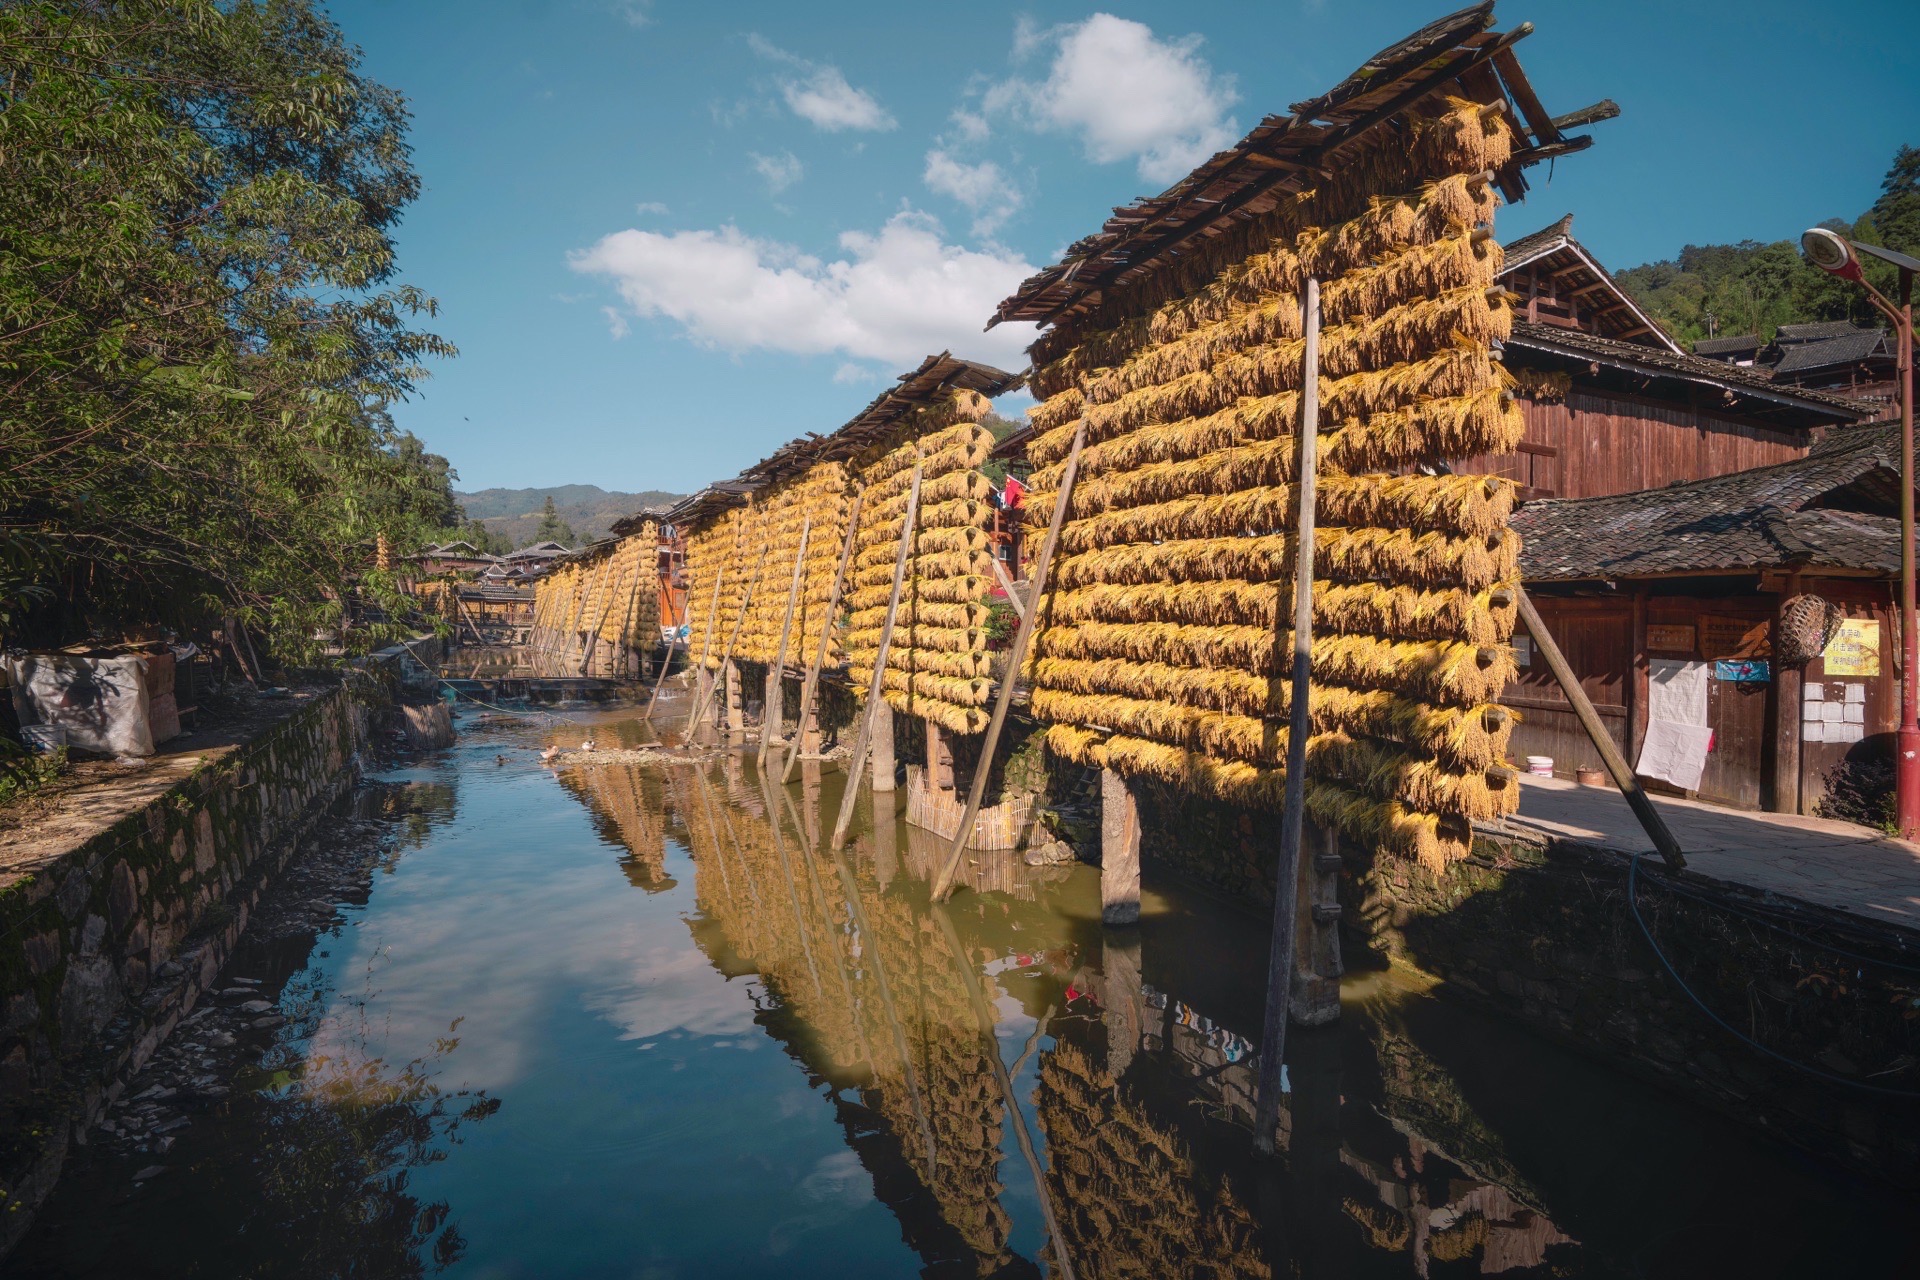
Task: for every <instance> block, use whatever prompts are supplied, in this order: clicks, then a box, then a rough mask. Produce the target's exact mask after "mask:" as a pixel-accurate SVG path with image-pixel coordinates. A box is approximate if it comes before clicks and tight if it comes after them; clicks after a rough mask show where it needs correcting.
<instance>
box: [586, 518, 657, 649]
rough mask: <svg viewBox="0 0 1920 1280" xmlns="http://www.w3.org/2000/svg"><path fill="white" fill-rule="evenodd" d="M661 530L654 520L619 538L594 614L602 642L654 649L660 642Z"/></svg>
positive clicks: (633, 647) (632, 647)
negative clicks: (639, 529)
mask: <svg viewBox="0 0 1920 1280" xmlns="http://www.w3.org/2000/svg"><path fill="white" fill-rule="evenodd" d="M659 547H660V542H659V531H658V530H657V529H656V528H655V526H653V525H652V524H647V525H643V526H642V527H641V531H640V532H639V533H635V534H630V535H628V536H627V537H624V538H622V539H620V541H619V542H618V543H617V544H616V545H615V546H614V549H613V552H612V557H613V566H612V570H611V575H610V577H609V578H608V580H607V585H606V588H605V589H604V591H603V592H602V593H601V600H600V602H599V605H598V607H597V610H596V613H595V615H594V616H595V617H596V618H597V619H598V626H599V634H600V643H601V644H603V645H624V646H626V647H627V648H629V649H638V650H641V651H643V652H651V651H652V649H653V648H654V646H655V645H657V644H658V643H659V642H660V590H659V560H660V551H659Z"/></svg>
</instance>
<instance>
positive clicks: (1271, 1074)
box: [1253, 276, 1320, 1155]
mask: <svg viewBox="0 0 1920 1280" xmlns="http://www.w3.org/2000/svg"><path fill="white" fill-rule="evenodd" d="M1303 292H1304V296H1303V297H1302V299H1301V330H1302V332H1303V333H1304V335H1305V337H1306V344H1305V350H1304V352H1303V353H1302V359H1303V364H1304V368H1303V369H1302V372H1301V376H1300V388H1301V390H1300V461H1299V466H1298V468H1297V470H1296V471H1295V473H1294V474H1295V477H1296V479H1295V482H1294V483H1295V486H1296V488H1297V489H1298V498H1299V502H1300V509H1299V513H1298V516H1297V520H1296V525H1295V529H1296V532H1295V534H1294V539H1295V541H1294V561H1293V683H1292V688H1291V698H1292V701H1291V703H1290V706H1289V710H1290V712H1291V715H1290V718H1289V720H1288V722H1287V777H1286V787H1287V791H1286V811H1285V812H1284V813H1282V814H1281V815H1280V821H1281V827H1280V865H1279V867H1278V868H1276V869H1275V871H1274V877H1273V942H1272V946H1271V947H1270V949H1269V951H1268V953H1267V1012H1266V1021H1265V1023H1264V1024H1263V1025H1262V1027H1261V1029H1260V1082H1259V1099H1258V1104H1257V1106H1256V1109H1255V1114H1254V1120H1253V1149H1254V1150H1255V1151H1257V1152H1259V1153H1260V1154H1262V1155H1272V1154H1273V1133H1274V1129H1275V1127H1276V1126H1277V1125H1278V1124H1279V1121H1280V1073H1281V1064H1282V1061H1283V1059H1284V1058H1285V1055H1286V1049H1287V1017H1288V1012H1289V1007H1290V1005H1291V1003H1292V987H1293V969H1294V955H1293V951H1294V943H1293V928H1294V904H1295V902H1296V901H1298V897H1299V883H1300V872H1299V867H1300V840H1301V836H1302V834H1303V833H1304V830H1305V827H1306V799H1307V735H1308V734H1309V733H1311V732H1312V731H1313V721H1312V718H1311V717H1310V716H1309V714H1308V705H1307V701H1308V688H1309V677H1310V676H1311V674H1312V671H1313V532H1314V510H1315V488H1316V486H1315V478H1316V473H1317V469H1318V462H1317V461H1316V458H1315V453H1316V445H1317V444H1318V442H1319V437H1318V432H1319V430H1320V282H1319V281H1318V280H1316V279H1314V278H1313V277H1312V276H1308V277H1307V281H1306V288H1305V289H1304V291H1303Z"/></svg>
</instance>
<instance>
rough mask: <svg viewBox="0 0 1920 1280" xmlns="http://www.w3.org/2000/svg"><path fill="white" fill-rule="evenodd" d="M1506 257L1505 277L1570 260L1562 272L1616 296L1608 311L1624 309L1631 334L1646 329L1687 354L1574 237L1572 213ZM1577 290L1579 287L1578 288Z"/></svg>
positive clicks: (1521, 240) (1513, 245) (1658, 340)
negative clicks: (1583, 276) (1590, 281)
mask: <svg viewBox="0 0 1920 1280" xmlns="http://www.w3.org/2000/svg"><path fill="white" fill-rule="evenodd" d="M1504 256H1505V258H1506V262H1505V264H1504V265H1503V266H1502V267H1501V268H1500V274H1501V275H1502V276H1510V275H1513V274H1515V273H1516V272H1518V271H1520V270H1521V269H1522V268H1523V267H1529V266H1532V265H1534V264H1536V263H1541V262H1546V261H1548V260H1550V259H1553V258H1556V257H1557V258H1561V259H1571V262H1570V263H1563V266H1562V271H1563V272H1565V273H1567V274H1571V275H1574V276H1575V277H1577V276H1578V274H1579V272H1581V271H1585V272H1586V273H1588V274H1589V275H1591V276H1592V277H1593V279H1594V287H1596V288H1599V287H1604V288H1605V289H1606V290H1607V292H1608V293H1609V294H1610V295H1611V296H1612V297H1613V299H1614V306H1613V308H1609V309H1610V310H1611V309H1618V308H1625V309H1626V310H1627V311H1628V312H1629V313H1630V314H1631V315H1632V316H1633V318H1634V320H1635V321H1637V322H1638V323H1637V324H1636V325H1634V326H1632V327H1631V328H1630V330H1629V331H1630V332H1633V333H1638V332H1639V331H1640V330H1645V331H1646V333H1647V335H1648V336H1649V337H1650V338H1652V339H1653V340H1654V342H1656V343H1658V344H1659V345H1660V346H1663V347H1665V348H1666V349H1667V350H1669V351H1671V352H1673V353H1674V354H1675V355H1685V354H1686V348H1684V347H1682V346H1681V345H1680V344H1679V343H1678V342H1675V341H1674V339H1673V335H1672V334H1670V333H1668V332H1667V330H1666V327H1665V326H1664V325H1662V324H1661V323H1660V322H1659V321H1658V320H1655V319H1654V318H1653V317H1652V316H1650V315H1648V314H1647V313H1646V312H1645V311H1644V310H1642V309H1641V307H1640V304H1639V303H1637V302H1635V301H1634V300H1633V298H1632V297H1631V296H1630V295H1629V294H1628V293H1627V291H1626V290H1625V289H1622V288H1621V287H1620V283H1619V281H1617V280H1615V279H1614V278H1613V275H1612V273H1611V272H1609V271H1608V270H1607V269H1606V268H1605V267H1603V266H1601V265H1600V260H1599V259H1598V258H1596V257H1594V256H1593V254H1592V253H1590V252H1588V250H1587V247H1586V246H1585V245H1583V244H1581V243H1580V242H1579V241H1578V240H1575V239H1574V238H1573V215H1572V214H1570V213H1569V214H1565V215H1563V216H1562V217H1561V219H1560V220H1559V221H1558V222H1555V223H1552V224H1550V225H1548V226H1546V227H1542V228H1541V229H1540V230H1538V231H1536V232H1534V233H1533V234H1532V235H1525V236H1521V237H1520V238H1519V239H1518V240H1515V241H1514V242H1513V243H1511V244H1509V245H1507V246H1506V247H1505V252H1504ZM1575 287H1579V286H1578V285H1575ZM1615 340H1616V341H1626V338H1625V337H1624V336H1622V337H1619V338H1616V339H1615Z"/></svg>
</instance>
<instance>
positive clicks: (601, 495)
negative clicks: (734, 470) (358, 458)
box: [453, 484, 681, 547]
mask: <svg viewBox="0 0 1920 1280" xmlns="http://www.w3.org/2000/svg"><path fill="white" fill-rule="evenodd" d="M453 496H454V498H455V500H456V501H458V502H459V503H460V505H461V507H462V508H464V509H465V511H466V513H467V518H468V519H469V520H478V521H479V522H480V523H481V524H483V525H485V526H486V528H487V531H488V532H489V533H492V534H497V535H499V536H501V537H503V538H505V539H507V540H508V541H509V542H511V543H512V544H513V545H514V546H516V547H518V546H525V545H526V544H527V543H530V542H535V541H537V540H538V539H537V538H536V536H535V535H536V533H537V532H538V530H539V528H540V521H541V519H542V516H543V513H544V511H545V508H546V503H547V499H549V498H551V499H553V509H554V514H555V515H557V516H558V517H559V518H560V519H561V520H563V521H565V522H566V524H567V527H568V528H569V529H571V530H572V532H573V534H574V536H575V538H576V539H578V540H581V541H592V540H593V539H594V538H598V537H601V536H602V535H604V534H605V533H606V532H607V531H608V530H609V529H611V528H612V527H613V522H614V521H615V520H618V519H620V518H621V517H622V516H630V515H632V514H633V513H634V512H636V511H638V510H639V509H640V508H642V507H657V506H665V505H667V504H669V503H672V502H675V501H678V500H679V498H680V497H681V495H680V494H677V493H663V492H661V491H660V490H658V489H649V490H647V491H646V492H645V493H619V492H609V491H608V490H606V489H602V488H601V487H600V486H599V485H595V484H561V485H553V486H551V487H549V488H545V489H481V490H479V491H478V492H476V493H458V492H456V493H455V494H454V495H453Z"/></svg>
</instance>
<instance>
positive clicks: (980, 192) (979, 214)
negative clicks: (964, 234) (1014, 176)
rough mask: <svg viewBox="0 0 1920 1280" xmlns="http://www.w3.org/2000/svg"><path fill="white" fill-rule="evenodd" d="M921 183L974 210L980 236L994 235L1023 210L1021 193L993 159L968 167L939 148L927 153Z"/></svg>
mask: <svg viewBox="0 0 1920 1280" xmlns="http://www.w3.org/2000/svg"><path fill="white" fill-rule="evenodd" d="M921 180H922V181H924V182H925V183H926V184H927V187H928V189H930V190H933V191H937V192H939V193H940V194H941V195H943V196H950V197H952V198H953V199H955V200H958V201H959V202H960V203H961V204H963V205H965V206H967V208H969V209H971V210H972V211H973V214H974V220H973V234H975V235H976V236H990V235H992V234H993V233H994V232H995V231H996V230H998V229H999V227H1000V224H1001V223H1003V222H1005V221H1006V220H1007V219H1008V217H1010V216H1011V215H1012V214H1013V213H1014V211H1015V210H1017V209H1019V207H1020V203H1021V196H1020V192H1019V191H1018V190H1017V189H1015V187H1014V186H1013V184H1012V183H1011V182H1009V181H1008V180H1007V175H1006V174H1004V173H1002V172H1001V171H1000V166H999V165H997V164H995V163H994V162H993V161H991V160H983V161H981V162H980V163H979V164H966V163H964V162H963V161H959V160H955V159H954V158H953V156H952V155H951V154H949V153H948V152H946V151H945V150H942V149H939V148H936V149H934V150H932V151H929V152H927V167H926V171H925V172H924V173H923V174H922V175H921Z"/></svg>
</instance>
